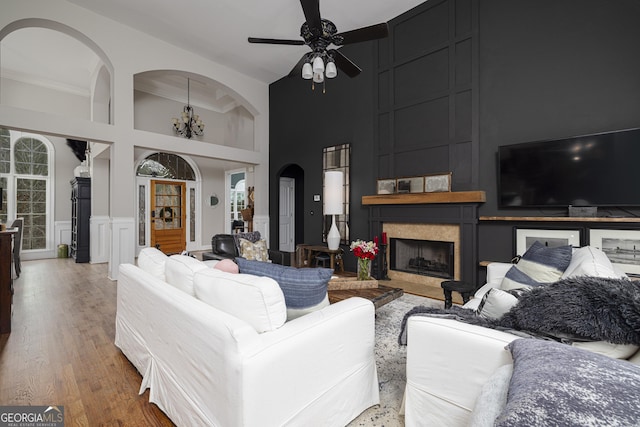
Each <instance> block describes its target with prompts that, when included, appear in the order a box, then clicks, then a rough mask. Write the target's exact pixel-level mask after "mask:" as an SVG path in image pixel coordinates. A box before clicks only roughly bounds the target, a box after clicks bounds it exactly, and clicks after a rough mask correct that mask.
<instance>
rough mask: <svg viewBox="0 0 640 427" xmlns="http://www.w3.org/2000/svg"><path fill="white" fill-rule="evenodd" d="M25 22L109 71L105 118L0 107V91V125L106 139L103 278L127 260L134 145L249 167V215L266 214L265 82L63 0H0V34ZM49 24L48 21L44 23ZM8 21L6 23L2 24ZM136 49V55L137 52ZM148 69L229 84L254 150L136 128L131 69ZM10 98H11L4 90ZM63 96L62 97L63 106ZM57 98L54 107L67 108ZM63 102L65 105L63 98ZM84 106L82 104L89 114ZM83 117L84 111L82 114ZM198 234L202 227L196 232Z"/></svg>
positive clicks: (132, 238)
mask: <svg viewBox="0 0 640 427" xmlns="http://www.w3.org/2000/svg"><path fill="white" fill-rule="evenodd" d="M19 20H26V21H22V22H25V23H27V24H28V23H30V22H33V23H35V24H38V25H45V26H47V27H50V28H53V27H55V28H58V29H60V30H63V31H65V32H71V33H74V34H75V36H77V37H79V38H80V39H82V41H83V42H85V44H88V45H93V46H94V47H95V48H96V49H98V50H100V51H101V54H103V55H102V57H104V58H105V59H106V61H107V67H108V68H109V69H110V72H111V79H112V80H111V83H112V88H111V93H112V110H113V115H112V123H113V125H108V124H105V123H97V122H91V121H89V120H88V119H87V117H89V116H88V115H78V116H75V117H65V120H60V116H59V115H57V114H55V113H53V112H48V113H47V112H45V113H38V114H34V110H31V109H30V108H29V107H28V106H26V108H25V106H19V105H15V104H7V103H6V101H5V99H4V95H2V96H0V101H1V102H2V104H1V105H0V126H4V127H8V128H14V129H24V130H30V131H34V132H37V133H41V134H53V135H60V136H65V135H68V136H72V137H75V138H77V139H86V140H90V141H105V142H110V143H113V145H112V149H111V152H110V175H109V178H110V183H109V189H110V190H109V191H110V192H111V194H110V206H109V217H110V218H111V227H112V232H111V253H110V255H109V276H110V277H111V278H116V277H117V269H118V264H119V263H120V262H133V261H134V255H135V250H134V248H135V235H134V232H133V230H134V227H132V224H135V222H134V221H135V217H136V212H134V206H135V203H134V201H135V191H134V189H135V175H134V168H133V164H134V148H135V147H143V148H149V149H154V150H158V151H172V152H176V149H178V150H179V151H180V152H182V153H185V154H187V155H190V156H199V157H204V158H207V157H208V158H216V159H226V160H230V161H233V162H242V163H247V164H254V165H256V167H255V173H256V179H255V187H256V200H255V210H256V214H258V215H260V214H262V215H268V212H269V210H268V197H269V175H268V138H269V90H268V85H267V84H265V83H262V82H259V81H257V80H255V79H252V78H250V77H248V76H245V75H243V74H241V73H239V72H238V71H235V70H231V69H229V68H227V67H226V66H224V65H222V64H218V63H215V62H212V61H210V60H208V59H207V58H203V57H200V56H198V55H196V54H194V53H191V52H188V51H185V50H184V49H179V48H177V47H175V46H172V45H170V44H167V43H165V42H162V41H160V40H158V39H155V38H153V37H150V36H148V35H146V34H144V33H141V32H139V31H137V30H134V29H132V28H129V27H126V26H124V25H122V24H120V23H118V22H115V21H112V20H109V19H106V18H104V17H101V16H99V15H97V14H94V13H92V12H90V11H88V10H86V9H83V8H81V7H78V6H75V5H73V4H71V3H68V2H66V1H63V0H29V1H24V0H3V1H2V13H1V14H0V37H4V36H5V35H6V34H7V32H8V31H9V29H13V28H14V26H10V24H12V23H14V22H16V21H19ZM51 22H53V23H54V24H51ZM8 26H10V27H8ZM141 52H144V54H141ZM151 70H179V71H186V72H190V73H194V74H198V75H202V76H206V77H208V78H211V79H213V80H216V81H218V82H220V83H221V84H223V85H225V86H226V87H228V88H230V89H232V90H233V91H234V92H235V93H234V97H236V98H237V99H240V100H242V101H244V102H245V103H246V105H245V106H246V107H247V108H248V109H249V111H250V112H251V114H252V115H253V116H254V126H255V130H254V135H255V139H254V140H255V151H254V150H242V149H238V148H232V147H227V146H223V145H217V144H210V143H204V142H199V141H190V142H189V144H184V140H183V139H176V138H177V137H175V136H170V135H159V134H156V133H151V132H145V131H142V130H136V129H135V127H134V91H133V81H134V76H135V75H136V74H137V73H141V72H145V71H151ZM11 97H12V98H13V97H14V95H11ZM66 102H67V101H64V103H66ZM64 103H63V102H60V103H59V106H58V108H59V109H65V108H73V106H71V105H69V106H67V105H64ZM69 103H72V102H71V101H69ZM90 108H91V105H89V106H88V107H87V110H88V111H90ZM87 114H89V113H87ZM203 233H204V232H203Z"/></svg>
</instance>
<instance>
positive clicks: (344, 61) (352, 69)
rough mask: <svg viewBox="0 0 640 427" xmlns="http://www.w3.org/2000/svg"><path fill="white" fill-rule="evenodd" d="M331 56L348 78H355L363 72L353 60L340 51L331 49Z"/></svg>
mask: <svg viewBox="0 0 640 427" xmlns="http://www.w3.org/2000/svg"><path fill="white" fill-rule="evenodd" d="M331 54H332V56H333V59H334V61H335V62H336V66H337V67H338V68H340V70H342V71H343V72H344V73H345V74H346V75H347V76H349V77H355V76H357V75H358V74H360V72H361V71H362V69H361V68H360V67H358V66H357V65H356V64H354V63H353V62H351V60H350V59H349V58H347V57H346V56H344V55H343V54H342V52H340V51H339V50H335V49H331Z"/></svg>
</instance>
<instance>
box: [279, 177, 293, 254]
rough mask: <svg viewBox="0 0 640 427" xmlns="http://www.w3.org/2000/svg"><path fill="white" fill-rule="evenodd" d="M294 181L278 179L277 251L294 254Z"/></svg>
mask: <svg viewBox="0 0 640 427" xmlns="http://www.w3.org/2000/svg"><path fill="white" fill-rule="evenodd" d="M294 190H295V181H294V180H293V179H292V178H280V208H279V214H278V216H279V224H280V227H279V230H280V234H279V240H278V242H279V243H278V245H279V249H280V250H281V251H283V252H295V247H294V246H295V191H294Z"/></svg>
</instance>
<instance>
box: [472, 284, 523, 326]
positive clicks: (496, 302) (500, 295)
mask: <svg viewBox="0 0 640 427" xmlns="http://www.w3.org/2000/svg"><path fill="white" fill-rule="evenodd" d="M517 303H518V298H517V297H516V296H514V295H512V294H510V293H509V292H506V291H503V290H501V289H496V288H491V289H489V292H487V293H486V294H484V296H483V297H482V301H480V305H479V306H478V309H477V311H476V312H477V313H478V315H479V316H480V317H484V318H485V319H499V318H500V317H502V316H503V315H504V314H505V313H506V312H508V311H509V310H511V307H513V306H514V305H516V304H517Z"/></svg>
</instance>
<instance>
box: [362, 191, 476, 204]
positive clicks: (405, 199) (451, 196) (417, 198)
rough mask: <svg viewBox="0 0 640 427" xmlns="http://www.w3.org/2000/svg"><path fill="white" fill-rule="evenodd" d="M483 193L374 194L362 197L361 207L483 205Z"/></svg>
mask: <svg viewBox="0 0 640 427" xmlns="http://www.w3.org/2000/svg"><path fill="white" fill-rule="evenodd" d="M485 201H486V195H485V192H484V191H444V192H440V193H402V194H376V195H374V196H362V204H363V205H419V204H429V203H483V202H485Z"/></svg>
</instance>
